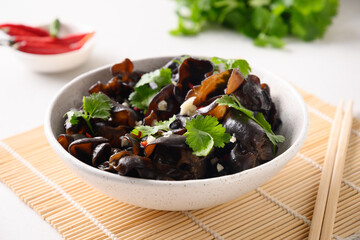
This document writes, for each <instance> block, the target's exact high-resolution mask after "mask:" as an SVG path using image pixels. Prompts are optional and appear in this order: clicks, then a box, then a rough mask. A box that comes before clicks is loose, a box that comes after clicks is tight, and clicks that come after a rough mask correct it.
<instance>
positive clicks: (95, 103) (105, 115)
mask: <svg viewBox="0 0 360 240" xmlns="http://www.w3.org/2000/svg"><path fill="white" fill-rule="evenodd" d="M82 103H83V105H82V108H83V110H82V111H73V110H71V111H68V112H67V113H66V114H65V115H67V117H68V119H69V121H70V123H71V124H72V125H76V124H78V123H79V118H83V119H84V120H85V122H86V124H87V126H88V127H89V129H90V131H91V132H92V133H93V132H94V131H93V128H92V126H91V122H90V120H91V119H92V118H100V119H104V120H107V119H109V117H110V110H111V108H112V103H111V101H110V98H109V97H108V96H106V95H105V94H103V93H93V94H91V95H90V96H84V97H83V99H82Z"/></svg>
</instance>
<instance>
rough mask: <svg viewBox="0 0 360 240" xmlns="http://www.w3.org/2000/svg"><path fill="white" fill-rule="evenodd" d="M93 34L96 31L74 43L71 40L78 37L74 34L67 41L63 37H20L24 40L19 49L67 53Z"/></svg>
mask: <svg viewBox="0 0 360 240" xmlns="http://www.w3.org/2000/svg"><path fill="white" fill-rule="evenodd" d="M93 35H94V33H88V34H85V35H84V36H83V37H82V38H80V40H78V41H76V42H73V43H71V41H75V40H76V38H74V36H75V35H73V37H72V38H69V39H65V41H63V39H62V38H59V39H54V40H51V39H50V38H48V37H47V38H46V39H42V40H39V41H36V40H37V39H35V38H34V37H27V38H25V37H24V38H22V37H18V38H17V39H18V40H20V39H24V40H23V41H20V44H19V45H18V46H17V49H18V50H19V51H22V52H26V53H34V54H59V53H66V52H71V51H74V50H78V49H80V48H81V47H82V46H83V45H84V44H85V43H86V41H88V40H89V38H91V37H92V36H93ZM15 39H16V38H15Z"/></svg>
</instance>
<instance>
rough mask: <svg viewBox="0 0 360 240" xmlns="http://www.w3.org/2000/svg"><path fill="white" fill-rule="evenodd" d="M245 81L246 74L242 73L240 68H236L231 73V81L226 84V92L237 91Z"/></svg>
mask: <svg viewBox="0 0 360 240" xmlns="http://www.w3.org/2000/svg"><path fill="white" fill-rule="evenodd" d="M244 81H245V79H244V76H243V75H242V74H241V72H240V71H239V69H236V68H235V69H234V70H233V71H232V73H231V76H230V78H229V81H228V83H227V86H226V94H227V95H229V94H231V93H233V92H235V91H236V90H237V89H238V88H239V87H240V86H241V84H243V82H244Z"/></svg>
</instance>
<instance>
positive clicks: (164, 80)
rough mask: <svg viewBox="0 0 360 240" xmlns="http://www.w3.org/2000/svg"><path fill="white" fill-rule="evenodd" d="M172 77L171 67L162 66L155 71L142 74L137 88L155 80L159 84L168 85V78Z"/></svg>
mask: <svg viewBox="0 0 360 240" xmlns="http://www.w3.org/2000/svg"><path fill="white" fill-rule="evenodd" d="M169 78H170V79H171V69H170V68H161V69H157V70H155V71H153V72H149V73H146V74H144V75H142V77H141V78H140V80H139V81H138V82H137V83H136V85H135V88H138V87H140V86H143V85H145V84H149V83H151V82H155V83H156V84H157V85H162V86H164V85H166V84H168V79H169Z"/></svg>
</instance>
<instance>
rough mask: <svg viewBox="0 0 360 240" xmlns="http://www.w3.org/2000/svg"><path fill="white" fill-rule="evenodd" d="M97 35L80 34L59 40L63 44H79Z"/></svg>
mask: <svg viewBox="0 0 360 240" xmlns="http://www.w3.org/2000/svg"><path fill="white" fill-rule="evenodd" d="M94 34H95V33H94V32H92V33H80V34H72V35H68V36H66V37H63V38H58V39H57V40H58V41H59V42H60V43H62V44H71V43H76V42H79V41H80V40H82V41H85V42H86V41H87V40H89V39H90V38H91V37H92V36H93V35H94Z"/></svg>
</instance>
